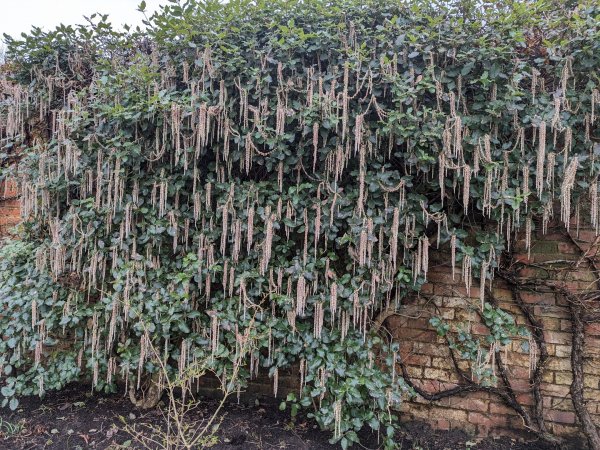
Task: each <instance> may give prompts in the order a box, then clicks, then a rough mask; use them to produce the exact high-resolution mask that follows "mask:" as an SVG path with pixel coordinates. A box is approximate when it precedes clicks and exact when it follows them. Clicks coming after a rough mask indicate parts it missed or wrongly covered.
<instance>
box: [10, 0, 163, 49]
mask: <svg viewBox="0 0 600 450" xmlns="http://www.w3.org/2000/svg"><path fill="white" fill-rule="evenodd" d="M140 3H141V0H0V4H1V8H0V40H1V36H2V35H3V34H4V33H7V34H9V35H11V36H14V37H19V36H20V34H21V33H22V32H28V31H29V30H30V29H31V27H32V26H33V25H35V26H38V27H41V28H43V29H45V30H51V29H53V28H54V27H55V26H56V25H58V24H60V23H64V24H65V25H73V24H78V23H84V22H85V20H84V19H83V16H90V15H91V14H93V13H95V12H100V13H102V14H109V15H110V19H111V22H112V23H113V24H115V25H122V24H124V23H126V24H130V25H134V26H135V25H141V21H142V19H143V15H142V14H141V13H140V12H138V11H137V7H138V5H139V4H140ZM165 3H167V1H166V0H146V5H147V6H146V10H147V11H148V12H147V14H148V16H150V13H152V12H153V11H155V10H156V9H158V5H161V4H163V5H164V4H165Z"/></svg>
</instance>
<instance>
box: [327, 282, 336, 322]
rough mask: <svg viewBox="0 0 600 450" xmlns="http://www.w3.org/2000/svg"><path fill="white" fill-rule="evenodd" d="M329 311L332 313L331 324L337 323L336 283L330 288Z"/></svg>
mask: <svg viewBox="0 0 600 450" xmlns="http://www.w3.org/2000/svg"><path fill="white" fill-rule="evenodd" d="M329 310H330V312H331V323H332V324H333V323H334V322H335V314H336V312H337V283H336V282H335V281H334V282H333V283H331V286H330V288H329Z"/></svg>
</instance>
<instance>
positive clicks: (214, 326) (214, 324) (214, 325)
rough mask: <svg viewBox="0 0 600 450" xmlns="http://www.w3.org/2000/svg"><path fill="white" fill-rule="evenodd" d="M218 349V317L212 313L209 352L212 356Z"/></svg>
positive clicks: (214, 312)
mask: <svg viewBox="0 0 600 450" xmlns="http://www.w3.org/2000/svg"><path fill="white" fill-rule="evenodd" d="M218 348H219V317H218V316H217V313H216V311H212V314H211V320H210V352H211V355H212V356H214V355H215V353H216V352H217V350H218Z"/></svg>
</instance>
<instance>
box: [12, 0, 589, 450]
mask: <svg viewBox="0 0 600 450" xmlns="http://www.w3.org/2000/svg"><path fill="white" fill-rule="evenodd" d="M430 3H432V2H421V1H419V0H413V1H408V2H397V3H396V2H385V3H384V2H366V3H365V2H355V1H340V2H327V1H318V0H312V1H304V2H287V1H281V2H271V1H269V2H251V1H244V0H238V1H230V2H228V3H227V4H223V5H221V4H219V3H218V2H213V1H207V2H201V1H194V0H190V1H186V2H181V3H180V2H174V1H172V2H171V3H170V4H169V5H168V6H165V7H163V8H162V9H161V10H160V11H159V12H158V13H156V14H154V15H153V16H152V17H150V18H149V19H148V20H147V25H148V28H147V30H144V31H140V30H127V31H123V32H121V31H116V30H115V29H113V28H112V27H111V25H110V23H109V22H108V18H107V17H104V16H94V17H91V18H90V19H89V23H88V24H87V25H84V26H77V27H71V26H60V27H59V28H57V29H56V30H54V31H51V32H44V31H41V30H39V29H35V28H34V29H33V30H32V31H31V33H29V34H27V35H24V36H22V38H19V39H13V38H7V43H8V49H7V56H6V63H5V65H4V66H3V68H2V71H3V72H2V73H3V76H2V80H0V92H1V94H2V96H1V97H0V137H1V138H2V149H3V150H2V157H3V161H4V169H3V172H2V174H3V177H5V178H16V179H17V180H18V181H19V186H20V192H21V201H22V213H23V224H22V226H21V234H20V240H19V241H17V242H14V243H12V244H7V245H5V246H4V247H3V248H2V249H0V265H1V271H0V293H1V295H0V302H1V304H2V306H1V308H2V314H1V315H0V332H1V333H2V335H3V337H5V338H4V339H3V340H0V367H1V368H2V375H1V377H0V384H1V385H2V388H1V393H2V396H3V397H4V404H5V405H6V404H8V405H9V406H10V407H12V408H14V407H16V406H17V402H18V400H17V399H18V397H19V396H22V395H31V394H39V395H42V394H43V393H44V392H45V391H46V390H50V389H60V388H61V387H63V386H64V385H65V384H66V383H69V382H71V381H73V380H78V379H83V378H85V379H89V380H90V382H91V383H92V385H93V387H94V388H96V389H102V390H108V391H112V390H115V389H116V388H117V383H121V382H122V383H124V384H125V385H126V389H133V390H135V389H136V388H139V387H140V386H141V385H142V383H143V381H144V380H145V379H147V378H151V377H152V374H153V373H157V372H158V366H159V365H158V362H157V361H156V360H155V357H154V355H153V354H152V353H151V352H149V351H148V348H149V345H150V344H152V345H153V346H155V347H156V348H160V349H162V352H163V354H164V356H163V358H164V362H165V363H166V364H167V365H168V366H169V367H170V370H172V376H177V373H180V372H181V371H185V368H186V366H187V365H189V364H192V363H193V362H194V361H197V360H208V361H210V364H211V367H212V368H213V369H214V370H215V372H216V373H217V374H218V376H219V377H221V378H223V379H227V377H228V374H230V373H231V370H230V369H231V364H233V359H234V357H235V353H236V352H235V349H236V348H237V346H239V345H241V343H240V339H243V336H249V335H252V336H253V342H254V344H253V347H252V350H251V352H250V356H249V358H248V361H247V365H246V366H245V367H244V369H243V371H242V376H241V377H240V378H239V379H238V380H236V383H239V388H240V389H244V387H245V385H246V383H247V381H248V380H249V379H250V378H252V377H253V376H255V375H256V374H257V373H258V372H264V373H268V375H269V376H270V377H271V378H272V380H273V386H274V394H275V395H276V396H277V394H278V393H277V390H278V377H279V373H280V371H283V370H288V369H290V368H292V369H293V370H294V371H295V372H296V373H297V374H298V379H299V380H300V385H301V389H300V392H299V393H298V394H297V395H296V394H292V395H290V396H288V397H287V400H286V404H287V403H290V404H291V405H292V409H293V411H297V410H298V408H300V407H305V408H310V409H311V410H312V414H313V415H314V418H315V419H316V420H317V422H318V423H319V424H320V425H321V426H322V427H324V428H328V429H331V430H332V432H333V440H334V441H340V442H341V444H342V446H344V447H346V446H347V445H348V444H350V443H353V442H357V441H358V434H357V433H358V431H360V430H361V429H362V428H364V427H370V428H371V429H373V430H376V431H378V432H379V433H381V436H382V438H383V439H384V443H385V444H386V446H387V447H392V446H393V435H394V431H395V424H396V417H395V415H394V414H393V409H394V407H396V406H397V405H398V404H399V402H400V401H401V399H402V397H403V396H405V395H411V394H412V393H413V388H412V387H411V386H409V385H407V384H406V383H405V382H404V381H403V378H402V376H401V375H402V374H401V373H397V369H396V364H395V358H396V357H397V346H395V344H390V343H388V342H385V341H384V340H383V339H381V338H380V337H379V336H378V335H377V334H376V333H375V332H374V330H372V326H371V324H372V321H373V319H374V318H375V317H376V316H377V315H378V314H379V313H380V312H381V311H382V310H388V309H389V308H397V307H399V306H400V305H401V303H402V301H403V299H404V298H406V297H407V296H410V295H416V294H418V292H419V289H420V287H421V286H422V284H423V283H424V282H426V280H427V272H428V259H429V256H428V255H429V251H430V250H431V249H432V248H437V247H440V246H446V247H447V248H448V249H449V255H450V258H451V261H450V264H451V265H452V267H453V270H454V272H455V276H456V277H460V278H461V279H463V280H464V283H465V288H466V290H467V291H469V290H470V289H471V286H472V285H473V283H476V284H477V285H478V286H479V285H480V286H481V289H480V292H481V293H482V295H481V313H482V317H484V318H485V322H486V323H488V322H489V325H490V327H491V328H493V331H494V332H493V333H491V334H490V337H488V339H487V341H485V342H479V341H474V340H473V339H472V338H471V337H469V336H466V335H465V338H464V339H461V342H451V343H450V345H453V346H454V348H455V349H459V350H460V354H461V355H462V357H463V358H465V359H467V360H469V361H471V363H472V370H473V374H474V376H476V377H480V378H481V379H482V380H483V379H485V380H487V381H486V382H489V383H493V382H494V380H493V374H492V373H491V372H490V371H489V370H486V368H485V367H482V366H481V364H480V362H481V360H482V359H483V360H486V359H493V358H488V357H487V356H486V355H489V354H490V352H492V353H493V352H497V351H499V349H500V348H501V347H502V346H503V345H506V344H507V343H508V342H510V339H511V338H512V337H513V336H514V335H516V334H519V333H523V332H524V331H523V330H521V329H520V328H519V327H516V325H515V323H514V320H513V319H512V317H511V316H510V315H509V314H507V313H506V312H505V311H502V310H501V309H499V308H497V307H496V306H494V305H492V304H490V303H489V302H488V301H487V300H486V298H485V296H484V293H485V291H486V289H485V287H489V286H490V285H491V283H493V276H494V273H495V270H496V269H497V267H498V265H499V261H500V258H501V256H502V252H503V251H505V250H507V249H509V248H510V245H511V241H512V240H513V239H514V236H515V235H516V234H517V233H519V232H524V233H525V234H526V236H527V242H528V245H530V240H531V239H530V236H531V232H532V230H533V229H534V227H535V225H534V224H535V223H539V224H541V226H542V227H545V225H546V224H547V223H548V221H549V220H550V219H551V218H552V214H553V208H552V206H553V204H554V203H555V202H558V203H559V204H560V210H561V219H562V220H563V222H564V223H565V225H566V226H567V227H568V226H569V223H570V219H571V217H572V216H574V215H576V216H577V217H579V215H580V214H586V215H588V216H589V219H590V220H591V221H592V223H593V224H594V225H595V226H596V227H597V228H598V226H599V225H600V215H599V212H598V206H599V199H598V173H599V169H600V161H599V160H598V156H599V155H598V152H599V149H598V146H595V145H594V142H597V141H599V140H600V130H599V128H598V123H599V122H600V120H599V118H598V116H599V115H600V93H599V87H600V77H599V75H598V68H599V67H600V31H599V23H600V7H599V6H598V4H597V3H596V2H594V1H588V2H581V3H580V4H577V5H575V4H574V5H571V6H569V7H568V9H561V8H559V7H557V6H556V5H555V4H554V2H550V1H544V0H541V1H524V2H522V3H517V4H515V3H513V2H506V3H504V2H494V5H491V4H490V5H487V4H483V5H478V4H476V3H475V2H470V1H455V2H444V4H442V5H437V4H430ZM140 8H141V9H143V8H144V5H143V4H142V5H140ZM565 8H566V7H565ZM15 160H18V163H17V164H14V161H15ZM584 203H585V204H590V205H591V207H589V208H583V207H580V205H583V204H584ZM475 280H478V281H475ZM433 324H434V325H435V326H436V328H437V329H438V331H439V333H440V334H441V335H445V333H446V331H447V329H445V328H444V326H445V325H444V323H443V321H441V320H435V321H434V323H433ZM250 326H251V327H252V330H251V333H246V329H247V328H248V327H250ZM158 382H159V383H160V380H158Z"/></svg>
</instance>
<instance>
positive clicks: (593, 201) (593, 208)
mask: <svg viewBox="0 0 600 450" xmlns="http://www.w3.org/2000/svg"><path fill="white" fill-rule="evenodd" d="M589 197H590V220H591V223H592V225H593V226H594V229H595V230H596V234H599V231H600V223H599V220H598V219H599V216H600V215H599V214H598V211H599V205H598V179H595V180H594V181H593V182H592V183H590V188H589Z"/></svg>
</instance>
